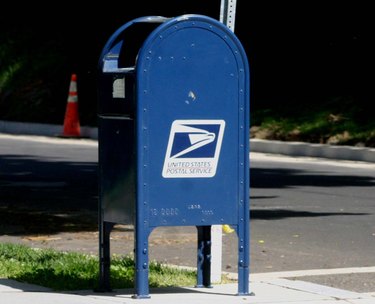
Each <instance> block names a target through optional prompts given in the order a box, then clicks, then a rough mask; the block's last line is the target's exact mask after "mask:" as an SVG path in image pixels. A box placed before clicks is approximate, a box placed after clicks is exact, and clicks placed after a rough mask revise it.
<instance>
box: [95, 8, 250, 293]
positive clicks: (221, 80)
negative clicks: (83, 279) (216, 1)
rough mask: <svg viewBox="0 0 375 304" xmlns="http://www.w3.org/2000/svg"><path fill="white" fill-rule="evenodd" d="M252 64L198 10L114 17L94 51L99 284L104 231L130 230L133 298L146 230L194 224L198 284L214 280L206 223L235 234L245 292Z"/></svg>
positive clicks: (105, 254) (105, 251) (105, 265)
mask: <svg viewBox="0 0 375 304" xmlns="http://www.w3.org/2000/svg"><path fill="white" fill-rule="evenodd" d="M249 82H250V80H249V67H248V61H247V57H246V54H245V51H244V49H243V47H242V45H241V43H240V42H239V40H238V38H237V37H236V36H235V35H234V34H233V32H231V31H230V30H229V29H228V28H227V27H226V26H225V25H223V24H222V23H220V22H219V21H217V20H215V19H212V18H210V17H207V16H202V15H194V14H191V15H190V14H189V15H182V16H179V17H175V18H164V17H158V16H148V17H141V18H137V19H135V20H133V21H131V22H128V23H126V24H125V25H123V26H122V27H120V28H119V29H118V30H117V31H116V32H115V33H114V34H113V35H112V36H111V37H110V39H109V40H108V41H107V43H106V45H105V47H104V49H103V51H102V54H101V56H100V60H99V87H98V95H99V113H98V120H99V128H98V129H99V138H98V139H99V183H100V185H99V189H100V191H99V192H100V195H99V210H100V212H99V224H100V225H99V226H100V231H99V232H100V244H99V246H100V251H99V253H100V280H99V285H100V289H102V290H103V291H105V290H110V283H109V278H110V249H109V247H110V244H109V243H110V237H109V236H110V232H111V229H112V228H113V226H114V225H115V224H116V223H121V224H133V225H134V231H135V243H134V246H135V250H134V253H135V295H134V297H135V298H148V297H149V284H148V271H149V269H148V263H149V261H148V238H149V235H150V233H151V232H152V230H153V229H154V228H156V227H160V226H196V227H197V235H198V244H197V287H210V286H211V279H210V267H211V264H210V257H211V226H212V225H220V224H229V225H231V226H232V227H233V228H235V230H236V233H237V236H238V295H249V262H250V257H249V256H250V254H249V235H250V231H249V112H250V109H249Z"/></svg>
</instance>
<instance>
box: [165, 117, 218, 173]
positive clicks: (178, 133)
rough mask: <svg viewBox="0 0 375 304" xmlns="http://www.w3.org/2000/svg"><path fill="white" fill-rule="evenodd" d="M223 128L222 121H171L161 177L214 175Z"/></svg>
mask: <svg viewBox="0 0 375 304" xmlns="http://www.w3.org/2000/svg"><path fill="white" fill-rule="evenodd" d="M224 128H225V121H224V120H175V121H173V123H172V125H171V129H170V133H169V140H168V145H167V149H166V154H165V160H164V166H163V172H162V176H163V177H164V178H191V177H213V176H215V174H216V169H217V164H218V161H219V156H220V150H221V144H222V141H223V136H224Z"/></svg>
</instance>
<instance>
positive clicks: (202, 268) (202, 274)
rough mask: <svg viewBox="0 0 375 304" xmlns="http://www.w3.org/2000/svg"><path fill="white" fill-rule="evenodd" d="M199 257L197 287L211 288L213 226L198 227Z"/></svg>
mask: <svg viewBox="0 0 375 304" xmlns="http://www.w3.org/2000/svg"><path fill="white" fill-rule="evenodd" d="M197 229H198V256H197V285H196V287H209V288H210V287H212V286H211V226H197Z"/></svg>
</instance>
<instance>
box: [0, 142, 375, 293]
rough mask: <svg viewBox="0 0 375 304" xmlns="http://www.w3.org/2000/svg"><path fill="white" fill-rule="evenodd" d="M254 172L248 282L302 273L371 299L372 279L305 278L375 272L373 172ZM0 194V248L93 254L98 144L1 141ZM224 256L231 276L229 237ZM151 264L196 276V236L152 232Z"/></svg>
mask: <svg viewBox="0 0 375 304" xmlns="http://www.w3.org/2000/svg"><path fill="white" fill-rule="evenodd" d="M250 166H251V171H250V172H251V182H250V205H251V206H250V227H251V228H250V229H251V231H250V235H251V242H250V251H251V257H250V263H251V270H250V272H251V273H264V272H270V273H271V272H280V271H299V270H305V275H304V279H305V280H309V281H313V282H317V283H324V284H326V285H330V286H334V287H339V288H341V287H342V288H347V289H351V290H353V291H358V292H367V291H368V292H370V291H375V283H373V282H375V273H374V272H371V271H368V272H366V271H365V272H364V273H359V272H358V273H354V274H353V273H350V274H339V273H337V272H335V271H331V272H329V271H327V272H326V273H325V275H319V276H316V275H314V276H311V275H309V274H311V272H310V270H311V269H321V270H332V269H338V268H339V269H348V268H356V269H359V268H358V267H360V269H362V271H363V269H366V268H365V267H371V266H374V265H375V255H374V252H375V215H374V212H373V211H374V207H375V201H374V199H373V198H374V196H375V188H374V183H375V171H374V169H375V164H369V163H360V162H346V161H339V162H336V161H328V160H322V159H313V158H296V157H294V158H290V157H285V156H275V155H266V154H262V153H251V154H250ZM0 187H1V188H0V189H1V192H0V218H1V222H0V241H2V242H6V241H10V242H20V243H25V244H28V245H30V246H35V247H53V248H56V249H60V250H75V251H82V252H90V253H94V254H96V253H97V252H98V233H97V227H98V223H97V208H98V205H97V189H98V186H97V143H96V142H95V141H92V140H75V139H73V140H67V139H51V138H43V137H23V136H7V135H1V136H0ZM133 241H134V237H133V229H132V227H131V226H124V225H118V226H117V227H116V229H115V230H114V231H113V232H112V238H111V251H112V253H118V254H132V251H133ZM222 249H223V255H222V269H223V270H224V271H230V272H236V271H237V268H236V264H237V238H236V235H235V234H234V233H231V234H223V246H222ZM149 257H150V260H157V261H161V262H168V263H171V264H176V265H184V266H193V267H194V266H195V265H196V230H195V227H167V228H166V227H164V228H157V229H155V230H154V231H153V232H152V234H151V236H150V252H149ZM295 273H296V274H297V273H298V272H295ZM289 276H293V274H292V275H289ZM299 279H301V277H299Z"/></svg>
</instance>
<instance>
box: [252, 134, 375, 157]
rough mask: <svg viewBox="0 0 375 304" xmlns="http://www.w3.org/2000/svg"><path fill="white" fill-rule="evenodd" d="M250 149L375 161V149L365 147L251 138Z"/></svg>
mask: <svg viewBox="0 0 375 304" xmlns="http://www.w3.org/2000/svg"><path fill="white" fill-rule="evenodd" d="M250 151H251V152H262V153H275V154H283V155H289V156H307V157H318V158H329V159H336V160H337V159H340V160H351V161H363V162H371V163H375V149H373V148H363V147H351V146H333V145H326V144H309V143H303V142H283V141H277V140H262V139H251V140H250Z"/></svg>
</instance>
